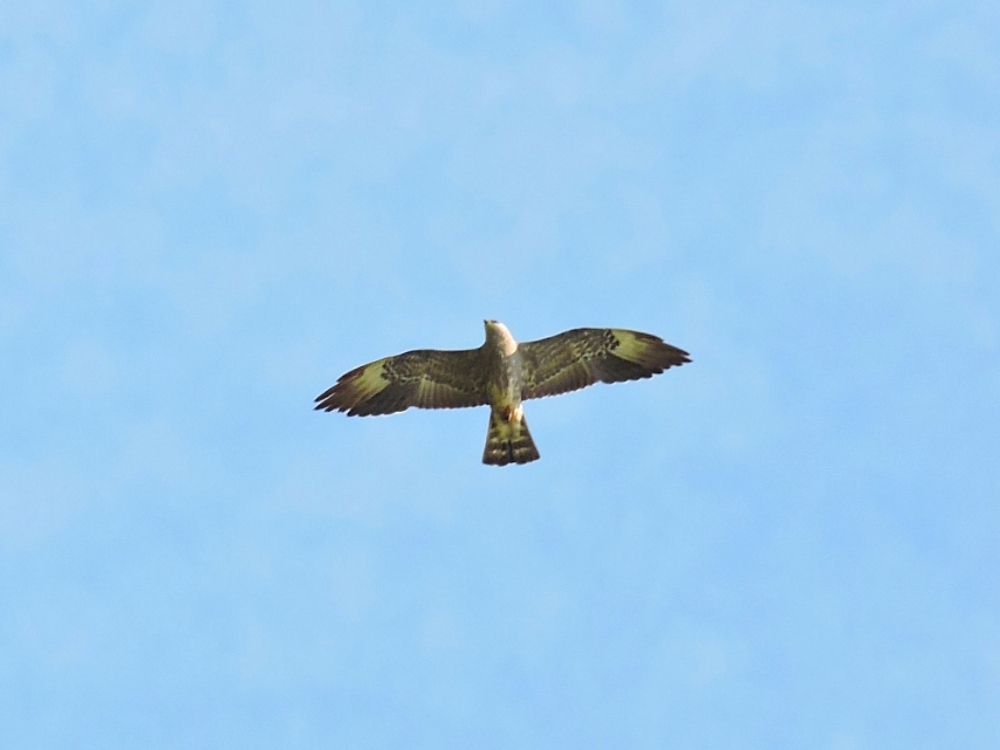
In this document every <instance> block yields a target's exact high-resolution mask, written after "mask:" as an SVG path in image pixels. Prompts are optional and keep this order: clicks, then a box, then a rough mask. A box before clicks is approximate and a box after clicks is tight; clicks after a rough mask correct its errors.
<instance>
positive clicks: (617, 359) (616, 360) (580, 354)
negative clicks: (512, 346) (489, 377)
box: [518, 328, 691, 399]
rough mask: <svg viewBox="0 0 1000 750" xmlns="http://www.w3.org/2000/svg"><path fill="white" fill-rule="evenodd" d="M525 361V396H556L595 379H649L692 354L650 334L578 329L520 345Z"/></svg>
mask: <svg viewBox="0 0 1000 750" xmlns="http://www.w3.org/2000/svg"><path fill="white" fill-rule="evenodd" d="M518 351H520V352H521V358H522V362H523V363H524V387H523V390H522V394H521V397H522V398H526V399H528V398H540V397H542V396H554V395H556V394H557V393H566V392H567V391H575V390H576V389H578V388H585V387H587V386H588V385H592V384H593V383H596V382H597V381H601V382H604V383H618V382H621V381H623V380H638V379H639V378H648V377H652V376H653V375H656V374H658V373H661V372H663V371H664V370H666V369H667V368H668V367H674V366H677V365H683V364H684V363H685V362H690V361H691V360H690V359H689V357H688V353H687V352H686V351H684V350H683V349H678V348H677V347H676V346H671V345H670V344H667V343H665V342H664V341H663V339H661V338H659V337H657V336H653V335H652V334H649V333H640V332H639V331H626V330H622V329H620V328H577V329H574V330H572V331H566V332H565V333H560V334H558V335H556V336H550V337H549V338H547V339H539V340H538V341H528V342H525V343H523V344H521V345H519V346H518Z"/></svg>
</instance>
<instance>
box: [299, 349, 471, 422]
mask: <svg viewBox="0 0 1000 750" xmlns="http://www.w3.org/2000/svg"><path fill="white" fill-rule="evenodd" d="M485 403H486V372H485V368H484V366H483V358H482V355H481V352H480V350H479V349H469V350H465V351H436V350H433V349H419V350H417V351H412V352H406V353H405V354H399V355H397V356H395V357H386V358H385V359H380V360H378V361H376V362H372V363H370V364H367V365H362V366H361V367H358V368H356V369H354V370H351V371H350V372H348V373H346V374H344V375H342V376H341V377H340V379H339V380H338V381H337V383H336V385H334V386H333V387H332V388H330V389H328V390H326V391H324V392H323V393H321V394H320V395H319V396H317V397H316V408H317V409H323V410H324V411H333V410H334V409H337V410H339V411H346V412H347V414H348V415H349V416H352V417H353V416H355V415H358V416H367V415H369V414H392V413H393V412H397V411H403V410H404V409H408V408H410V407H411V406H418V407H422V408H424V409H454V408H457V407H460V406H480V405H482V404H485Z"/></svg>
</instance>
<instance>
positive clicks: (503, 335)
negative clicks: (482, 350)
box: [483, 320, 517, 356]
mask: <svg viewBox="0 0 1000 750" xmlns="http://www.w3.org/2000/svg"><path fill="white" fill-rule="evenodd" d="M483 325H485V326H486V343H488V344H492V345H493V346H497V347H499V348H501V349H503V353H504V354H506V355H507V356H510V355H511V354H513V353H514V352H515V351H516V350H517V342H516V341H514V337H513V336H511V335H510V331H508V330H507V326H505V325H504V324H503V323H501V322H500V321H499V320H484V321H483Z"/></svg>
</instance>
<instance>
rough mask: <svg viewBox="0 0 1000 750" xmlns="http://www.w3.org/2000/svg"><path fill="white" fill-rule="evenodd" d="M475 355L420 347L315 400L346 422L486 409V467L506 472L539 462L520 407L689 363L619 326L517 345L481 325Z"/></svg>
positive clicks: (498, 328) (354, 375) (493, 326)
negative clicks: (416, 411) (412, 411)
mask: <svg viewBox="0 0 1000 750" xmlns="http://www.w3.org/2000/svg"><path fill="white" fill-rule="evenodd" d="M483 322H484V323H485V325H486V342H485V343H484V344H483V345H482V346H481V347H479V348H478V349H466V350H461V351H439V350H435V349H418V350H415V351H412V352H405V353H404V354H397V355H396V356H395V357H386V358H385V359H380V360H377V361H375V362H371V363H369V364H367V365H362V366H361V367H358V368H356V369H354V370H351V371H350V372H348V373H346V374H344V375H342V376H341V377H340V379H339V380H338V381H337V383H336V384H335V385H334V386H333V387H332V388H329V389H328V390H326V391H323V393H321V394H320V395H319V396H317V397H316V407H315V408H316V409H319V410H323V411H333V410H334V409H336V410H338V411H342V412H344V411H346V412H347V414H348V416H368V415H370V414H392V413H393V412H397V411H403V410H404V409H408V408H410V407H411V406H416V407H419V408H423V409H454V408H457V407H461V406H486V405H488V406H489V407H490V425H489V430H488V432H487V434H486V450H485V451H483V463H484V464H493V465H497V466H505V465H506V464H509V463H518V464H526V463H528V462H530V461H535V460H536V459H538V458H539V454H538V449H537V448H535V442H534V441H533V440H532V439H531V433H530V432H528V423H527V422H526V421H525V419H524V409H523V408H522V406H521V402H522V401H525V400H527V399H529V398H541V397H542V396H554V395H556V394H558V393H566V392H567V391H575V390H576V389H578V388H585V387H586V386H588V385H592V384H594V383H596V382H597V381H601V382H602V383H618V382H621V381H623V380H638V379H640V378H649V377H652V376H653V375H657V374H659V373H661V372H663V371H664V370H666V369H667V368H669V367H674V366H677V365H683V364H684V363H685V362H690V361H691V360H690V358H689V357H688V353H687V352H686V351H684V350H682V349H678V348H677V347H675V346H671V345H670V344H667V343H665V342H664V341H663V339H661V338H658V337H656V336H653V335H651V334H648V333H640V332H638V331H625V330H622V329H620V328H576V329H574V330H572V331H566V332H565V333H560V334H558V335H556V336H550V337H549V338H545V339H539V340H538V341H528V342H525V343H518V342H517V341H515V340H514V337H513V336H511V335H510V331H508V330H507V326H505V325H504V324H503V323H500V322H499V321H496V320H486V321H483Z"/></svg>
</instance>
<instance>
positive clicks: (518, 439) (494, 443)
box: [483, 412, 541, 466]
mask: <svg viewBox="0 0 1000 750" xmlns="http://www.w3.org/2000/svg"><path fill="white" fill-rule="evenodd" d="M539 458H541V456H539V454H538V449H537V448H536V447H535V441H534V440H532V439H531V433H530V432H528V423H527V422H526V421H525V419H524V417H521V418H520V419H516V418H515V419H513V420H511V421H510V422H508V421H507V420H505V419H504V418H503V417H502V416H501V415H499V414H497V413H496V412H491V413H490V428H489V431H488V432H487V433H486V449H485V450H484V451H483V463H484V464H491V465H493V466H506V465H507V464H509V463H515V464H526V463H529V462H530V461H537V460H538V459H539Z"/></svg>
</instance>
